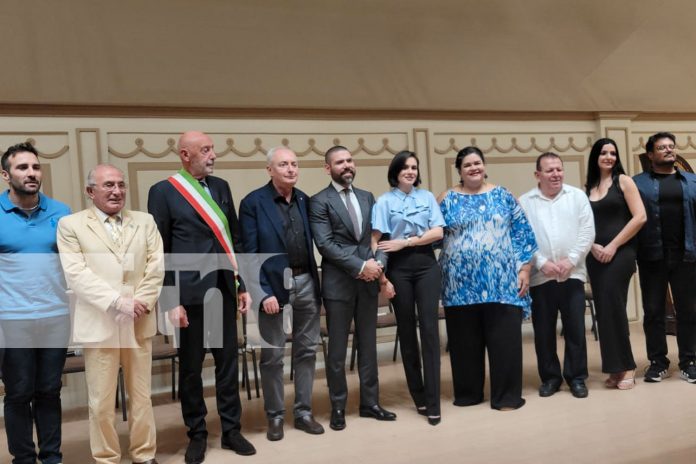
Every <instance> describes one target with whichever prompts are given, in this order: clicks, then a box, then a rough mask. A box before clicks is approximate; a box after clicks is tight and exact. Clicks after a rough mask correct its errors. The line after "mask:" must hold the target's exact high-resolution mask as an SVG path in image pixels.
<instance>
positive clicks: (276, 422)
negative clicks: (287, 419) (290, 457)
mask: <svg viewBox="0 0 696 464" xmlns="http://www.w3.org/2000/svg"><path fill="white" fill-rule="evenodd" d="M284 435H285V434H284V433H283V418H282V417H274V418H273V419H268V431H266V438H268V439H269V440H270V441H278V440H282V439H283V436H284Z"/></svg>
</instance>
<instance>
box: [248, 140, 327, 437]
mask: <svg viewBox="0 0 696 464" xmlns="http://www.w3.org/2000/svg"><path fill="white" fill-rule="evenodd" d="M266 169H267V170H268V174H269V175H270V177H271V180H270V182H268V184H266V185H264V186H263V187H261V188H259V189H257V190H254V191H253V192H251V193H250V194H249V195H247V196H246V197H245V198H244V199H243V200H242V203H241V204H240V207H239V220H240V224H241V230H242V243H243V244H244V252H245V253H246V254H247V257H248V256H249V255H250V254H259V253H264V254H266V253H273V254H275V253H277V255H276V256H274V257H271V258H270V259H268V260H265V262H263V263H261V262H259V265H258V267H255V269H258V272H259V274H258V281H259V284H260V285H259V286H258V289H256V288H254V289H253V290H252V293H253V298H254V301H257V302H259V303H256V304H258V305H259V312H258V325H259V332H260V334H261V338H262V348H261V384H262V385H263V396H264V408H265V410H266V416H267V418H268V431H267V433H266V436H267V438H268V439H269V440H271V441H276V440H280V439H282V438H283V421H284V419H283V418H284V414H285V401H284V393H283V356H284V353H285V341H286V333H285V332H286V331H290V328H289V327H288V326H289V325H292V329H291V330H292V344H293V346H292V357H293V360H292V365H293V368H294V371H295V402H294V417H295V428H297V429H300V430H304V431H305V432H307V433H310V434H315V435H318V434H321V433H324V428H323V427H322V426H321V424H319V423H318V422H317V421H316V420H314V417H313V416H312V387H313V384H314V366H315V362H316V350H317V343H318V342H319V312H320V304H319V275H318V274H317V267H316V262H315V259H314V248H313V246H312V233H311V229H310V227H309V220H308V215H307V208H308V205H307V203H308V201H309V198H308V197H307V195H305V194H304V193H303V192H302V191H300V190H298V189H296V188H295V184H296V183H297V178H298V174H299V168H298V165H297V155H295V153H294V152H293V151H292V150H290V149H288V148H286V147H277V148H272V149H271V150H269V151H268V153H267V165H266ZM259 261H261V260H259ZM254 280H255V281H256V279H254ZM257 292H258V295H257V294H256V293H257ZM289 316H292V317H291V318H290V317H289ZM284 321H285V324H284ZM289 321H291V323H290V322H289ZM284 326H285V327H284Z"/></svg>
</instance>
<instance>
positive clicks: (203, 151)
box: [178, 131, 216, 179]
mask: <svg viewBox="0 0 696 464" xmlns="http://www.w3.org/2000/svg"><path fill="white" fill-rule="evenodd" d="M178 150H179V158H181V164H182V165H183V167H184V169H185V170H186V171H188V172H189V174H191V175H192V176H193V177H195V178H196V179H203V178H204V177H205V176H207V175H210V174H212V173H213V169H214V165H215V158H216V155H215V150H214V146H213V140H212V139H211V138H210V137H209V136H208V135H207V134H205V133H203V132H200V131H187V132H184V133H183V134H181V137H179V145H178Z"/></svg>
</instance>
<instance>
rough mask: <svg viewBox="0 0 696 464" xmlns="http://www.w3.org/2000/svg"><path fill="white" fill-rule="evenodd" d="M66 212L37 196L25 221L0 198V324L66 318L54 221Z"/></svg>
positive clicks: (7, 199) (6, 196)
mask: <svg viewBox="0 0 696 464" xmlns="http://www.w3.org/2000/svg"><path fill="white" fill-rule="evenodd" d="M68 214H70V208H69V207H68V206H67V205H65V204H63V203H61V202H59V201H56V200H53V199H51V198H48V197H47V196H45V195H44V194H42V193H39V207H38V208H37V209H36V210H35V211H33V212H32V213H31V215H29V216H27V215H26V214H25V213H24V212H23V211H22V210H21V209H19V208H18V207H17V206H15V205H14V204H13V203H12V201H10V197H9V190H7V191H5V192H4V193H2V194H1V195H0V320H21V319H43V318H47V317H55V316H61V315H66V314H68V313H69V312H68V298H67V295H66V293H65V291H66V285H65V279H64V278H63V269H62V267H61V265H60V258H59V256H58V247H57V246H56V229H57V227H58V220H59V219H60V218H62V217H63V216H67V215H68Z"/></svg>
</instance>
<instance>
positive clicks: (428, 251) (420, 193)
mask: <svg viewBox="0 0 696 464" xmlns="http://www.w3.org/2000/svg"><path fill="white" fill-rule="evenodd" d="M387 179H388V180H389V185H391V186H392V190H391V191H389V192H387V193H385V194H384V195H382V196H380V197H379V198H378V199H377V202H376V203H375V206H374V208H373V209H372V230H373V232H372V246H373V247H374V248H375V249H376V248H379V249H380V250H382V251H384V252H386V253H388V254H389V263H388V265H387V275H386V276H384V275H382V276H381V278H380V281H381V284H382V286H383V287H384V288H383V291H384V292H385V294H386V295H387V296H389V297H390V298H392V303H393V304H394V313H395V315H396V326H397V327H396V330H397V331H398V334H399V341H400V346H401V359H402V360H403V363H404V371H405V373H406V383H407V384H408V390H409V392H410V393H411V397H412V398H413V402H414V403H415V404H416V409H417V410H418V413H419V414H421V415H424V416H427V417H428V423H429V424H431V425H437V424H438V423H440V334H439V328H438V323H439V320H438V297H439V293H440V282H441V280H440V267H439V266H438V265H437V261H436V260H435V253H434V251H433V246H432V244H433V242H437V241H439V240H440V239H441V238H442V226H444V225H445V223H444V220H443V219H442V214H441V213H440V208H439V207H438V205H437V202H436V201H435V197H434V196H433V194H432V193H430V192H429V191H427V190H423V189H419V188H418V185H419V184H420V182H421V179H420V173H419V172H418V158H417V157H416V155H415V153H413V152H410V151H402V152H399V153H397V154H396V156H394V159H393V160H392V162H391V163H390V164H389V171H388V173H387ZM380 240H381V241H380ZM416 307H417V308H418V311H416ZM418 330H420V342H421V347H422V350H419V347H418V337H417V335H416V332H417V331H418ZM421 356H422V358H423V362H422V364H421ZM421 366H422V368H423V369H422V372H421Z"/></svg>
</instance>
